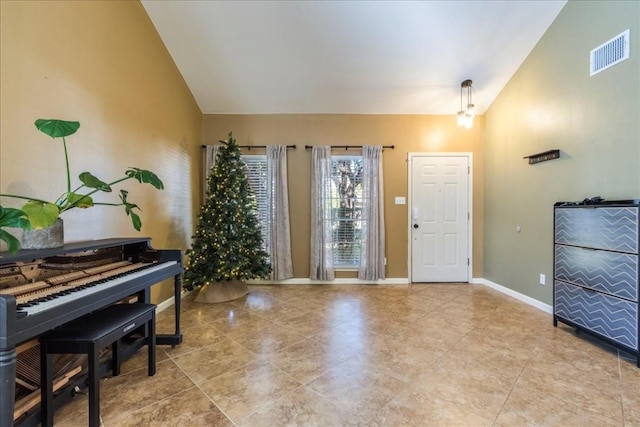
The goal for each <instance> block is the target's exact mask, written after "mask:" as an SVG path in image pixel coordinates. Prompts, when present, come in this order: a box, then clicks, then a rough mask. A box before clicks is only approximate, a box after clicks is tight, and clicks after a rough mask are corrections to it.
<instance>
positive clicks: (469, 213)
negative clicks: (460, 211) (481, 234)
mask: <svg viewBox="0 0 640 427" xmlns="http://www.w3.org/2000/svg"><path fill="white" fill-rule="evenodd" d="M470 219H471V212H467V220H470Z"/></svg>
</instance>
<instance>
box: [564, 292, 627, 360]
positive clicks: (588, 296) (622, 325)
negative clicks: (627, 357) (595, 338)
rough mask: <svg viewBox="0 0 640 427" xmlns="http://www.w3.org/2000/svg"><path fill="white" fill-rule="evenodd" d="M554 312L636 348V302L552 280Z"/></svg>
mask: <svg viewBox="0 0 640 427" xmlns="http://www.w3.org/2000/svg"><path fill="white" fill-rule="evenodd" d="M554 284H555V304H554V314H555V315H557V316H559V317H562V318H564V319H566V320H569V321H571V322H573V323H575V324H577V325H580V326H582V327H584V328H586V329H589V330H591V331H593V332H596V333H598V334H600V335H603V336H605V337H607V338H609V339H611V340H613V341H615V342H618V343H620V344H623V345H625V346H627V347H630V348H632V349H634V350H637V349H638V338H637V335H636V333H637V327H638V305H637V304H636V303H632V302H629V301H626V300H623V299H620V298H616V297H612V296H609V295H605V294H601V293H599V292H596V291H590V290H586V289H584V288H581V287H579V286H574V285H570V284H568V283H564V282H560V281H555V282H554Z"/></svg>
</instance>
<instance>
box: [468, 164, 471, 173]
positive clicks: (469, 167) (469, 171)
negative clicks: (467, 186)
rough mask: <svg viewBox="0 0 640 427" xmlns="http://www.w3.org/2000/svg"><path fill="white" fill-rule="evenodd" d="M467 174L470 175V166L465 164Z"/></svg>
mask: <svg viewBox="0 0 640 427" xmlns="http://www.w3.org/2000/svg"><path fill="white" fill-rule="evenodd" d="M467 175H471V166H467Z"/></svg>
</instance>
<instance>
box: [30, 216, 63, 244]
mask: <svg viewBox="0 0 640 427" xmlns="http://www.w3.org/2000/svg"><path fill="white" fill-rule="evenodd" d="M63 245H64V226H63V223H62V219H60V218H58V220H57V221H56V222H55V224H53V225H52V226H50V227H47V228H36V229H32V230H25V231H24V232H23V233H22V249H48V248H59V247H61V246H63Z"/></svg>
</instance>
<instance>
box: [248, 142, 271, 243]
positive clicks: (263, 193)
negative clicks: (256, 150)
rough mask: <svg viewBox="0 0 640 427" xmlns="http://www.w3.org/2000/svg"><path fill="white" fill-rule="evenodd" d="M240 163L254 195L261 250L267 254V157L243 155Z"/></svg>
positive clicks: (268, 240)
mask: <svg viewBox="0 0 640 427" xmlns="http://www.w3.org/2000/svg"><path fill="white" fill-rule="evenodd" d="M242 161H243V162H244V164H245V165H246V167H247V168H246V174H247V180H248V181H249V185H251V188H252V189H253V192H254V193H255V195H256V204H257V206H258V219H259V221H260V227H261V228H262V240H263V249H264V250H265V251H266V252H267V253H268V252H269V245H270V239H271V233H270V228H269V202H268V199H267V185H268V182H267V181H268V174H267V156H265V155H254V154H251V155H243V156H242Z"/></svg>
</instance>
